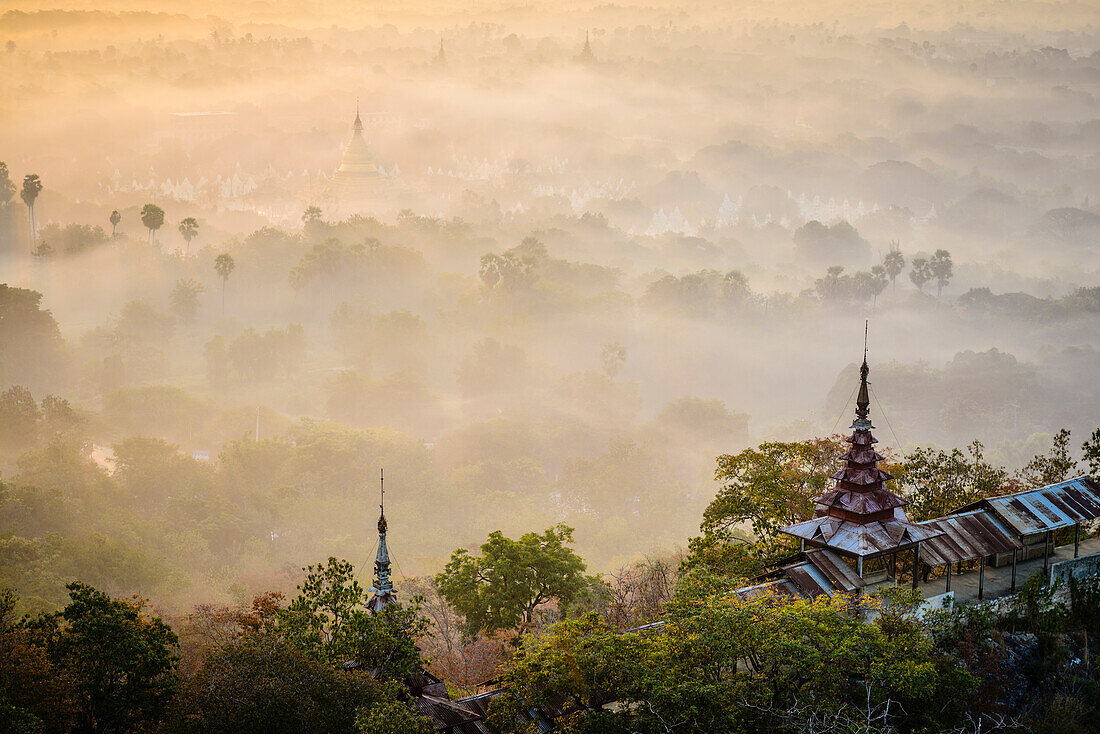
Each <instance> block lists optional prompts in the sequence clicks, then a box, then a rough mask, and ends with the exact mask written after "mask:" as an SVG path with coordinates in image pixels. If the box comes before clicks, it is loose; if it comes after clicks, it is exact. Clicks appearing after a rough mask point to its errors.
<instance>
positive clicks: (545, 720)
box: [348, 474, 566, 734]
mask: <svg viewBox="0 0 1100 734" xmlns="http://www.w3.org/2000/svg"><path fill="white" fill-rule="evenodd" d="M379 478H380V480H381V496H382V501H381V503H380V504H379V506H378V509H379V512H378V551H377V553H375V556H374V586H373V587H372V588H371V589H369V591H370V592H371V598H370V601H368V602H367V609H368V611H370V613H371V614H382V613H383V612H384V611H385V609H386V607H388V606H389V605H391V604H396V603H397V592H396V591H395V590H394V588H393V582H392V581H391V580H390V571H391V568H390V567H391V561H390V552H389V546H388V545H387V544H386V533H387V531H388V530H389V523H387V522H386V489H385V478H384V475H382V474H380V475H379ZM348 667H350V668H354V667H357V666H356V665H355V664H354V663H352V664H350V665H349V666H348ZM371 673H372V675H375V674H377V671H371ZM404 683H405V690H406V695H407V696H408V699H407V700H408V701H409V703H411V704H412V705H413V706H414V707H415V708H416V711H417V713H419V714H420V715H421V716H424V717H427V718H428V719H430V720H431V722H432V728H433V729H434V730H435V731H438V732H442V734H499V732H498V731H497V729H496V728H494V727H492V726H490V725H489V723H488V722H487V721H486V720H485V719H486V717H487V716H488V714H489V704H490V703H491V702H492V700H493V699H494V698H496V697H497V696H501V695H510V694H509V693H508V691H507V689H503V688H497V689H495V690H491V691H487V692H485V693H481V694H477V695H474V696H469V697H467V698H462V699H458V700H452V699H451V696H450V693H448V691H447V685H446V684H445V683H444V682H443V681H441V680H440V679H439V678H437V677H436V676H434V675H432V674H431V673H429V672H428V671H427V670H424V669H423V668H421V669H420V670H418V671H417V672H415V673H414V674H412V675H410V676H408V677H406V678H405V680H404ZM560 704H561V705H560V706H554V705H544V706H542V707H540V708H537V709H531V710H529V711H526V712H524V713H523V714H521V716H520V719H519V721H518V723H519V724H520V725H522V726H529V725H534V726H537V727H538V728H539V729H540V730H541V731H550V729H551V728H552V727H553V722H554V719H555V718H557V717H559V716H561V715H562V713H563V711H564V710H565V706H566V702H565V700H564V699H561V701H560Z"/></svg>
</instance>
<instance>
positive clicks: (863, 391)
mask: <svg viewBox="0 0 1100 734" xmlns="http://www.w3.org/2000/svg"><path fill="white" fill-rule="evenodd" d="M867 326H868V324H867V322H866V321H864V322H863V364H862V365H861V366H860V368H859V394H858V395H857V396H856V420H855V421H854V422H853V423H852V428H855V429H856V430H869V429H870V428H872V426H871V421H870V420H868V418H867V416H869V415H870V414H871V394H870V389H869V388H868V383H867V375H868V374H869V373H870V372H871V368H870V367H868V366H867Z"/></svg>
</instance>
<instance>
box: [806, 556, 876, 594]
mask: <svg viewBox="0 0 1100 734" xmlns="http://www.w3.org/2000/svg"><path fill="white" fill-rule="evenodd" d="M806 560H807V561H809V562H810V563H812V564H813V565H814V567H815V568H817V570H819V571H820V572H821V573H823V574H825V577H826V578H827V579H828V580H829V583H831V584H832V585H833V586H834V587H835V588H837V589H839V590H840V591H844V592H851V591H855V590H856V589H859V588H862V587H863V586H864V581H863V579H861V578H860V577H859V575H858V574H856V572H855V571H854V570H852V567H851V566H849V565H848V564H847V563H845V562H844V559H843V558H841V557H840V556H838V555H837V554H835V553H833V552H832V551H830V550H828V549H825V548H811V549H809V550H807V551H806Z"/></svg>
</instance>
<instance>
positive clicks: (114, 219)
mask: <svg viewBox="0 0 1100 734" xmlns="http://www.w3.org/2000/svg"><path fill="white" fill-rule="evenodd" d="M108 221H110V222H111V237H114V236H115V233H116V231H117V230H118V223H119V222H121V221H122V215H121V214H119V213H118V209H115V210H114V211H113V212H111V218H110V219H109V220H108Z"/></svg>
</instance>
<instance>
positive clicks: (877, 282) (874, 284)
mask: <svg viewBox="0 0 1100 734" xmlns="http://www.w3.org/2000/svg"><path fill="white" fill-rule="evenodd" d="M888 275H889V274H888V273H887V271H886V266H885V265H872V266H871V281H870V283H869V286H870V289H871V295H872V300H871V307H872V308H874V307H875V306H877V305H878V297H879V294H880V293H882V292H883V291H884V290H886V280H887V277H888Z"/></svg>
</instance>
